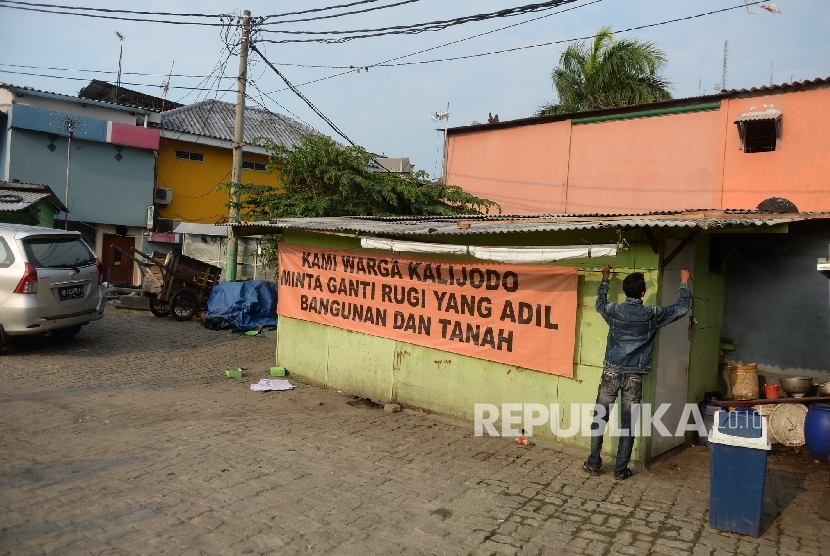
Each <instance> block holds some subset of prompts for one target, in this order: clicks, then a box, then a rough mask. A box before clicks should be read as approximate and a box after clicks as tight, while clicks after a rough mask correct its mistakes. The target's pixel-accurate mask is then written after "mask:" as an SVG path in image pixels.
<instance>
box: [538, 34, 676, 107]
mask: <svg viewBox="0 0 830 556" xmlns="http://www.w3.org/2000/svg"><path fill="white" fill-rule="evenodd" d="M665 66H666V53H665V52H664V51H663V50H662V49H661V48H660V47H659V46H658V45H657V44H655V43H653V42H646V41H640V40H637V39H619V40H617V39H615V38H614V33H613V32H612V30H611V27H610V26H605V27H603V28H601V29H600V30H599V31H597V34H596V36H595V37H594V39H593V40H592V41H584V42H577V43H573V44H571V45H569V46H568V47H567V48H566V49H565V51H564V52H563V53H562V56H561V57H560V58H559V65H558V66H557V67H556V68H554V69H553V72H552V73H551V80H552V82H553V88H554V90H555V91H556V94H557V96H558V97H559V100H558V102H557V103H548V104H545V105H544V106H541V107H540V108H539V109H538V110H537V111H536V115H537V116H546V115H550V114H564V113H568V112H582V111H585V110H598V109H601V108H616V107H620V106H629V105H631V104H643V103H647V102H655V101H660V100H670V99H671V98H672V97H671V93H670V92H669V90H670V89H671V82H669V81H668V80H666V79H665V78H664V77H663V76H662V75H660V72H661V71H662V70H663V68H664V67H665Z"/></svg>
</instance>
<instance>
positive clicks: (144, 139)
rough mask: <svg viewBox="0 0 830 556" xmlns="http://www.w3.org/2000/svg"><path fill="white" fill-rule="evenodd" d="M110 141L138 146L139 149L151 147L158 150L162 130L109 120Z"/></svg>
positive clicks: (128, 145)
mask: <svg viewBox="0 0 830 556" xmlns="http://www.w3.org/2000/svg"><path fill="white" fill-rule="evenodd" d="M109 125H110V126H111V129H110V132H109V137H108V139H109V142H110V143H116V144H118V145H124V146H127V147H138V148H139V149H150V150H153V151H157V150H158V148H159V138H160V137H161V131H159V130H158V129H152V128H146V127H139V126H134V125H126V124H120V123H118V122H109Z"/></svg>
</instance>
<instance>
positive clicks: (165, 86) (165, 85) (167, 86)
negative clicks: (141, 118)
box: [161, 60, 176, 112]
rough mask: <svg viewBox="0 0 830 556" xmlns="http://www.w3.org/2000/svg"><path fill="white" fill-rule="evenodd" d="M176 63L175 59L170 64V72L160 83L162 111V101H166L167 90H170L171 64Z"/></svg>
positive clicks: (162, 109)
mask: <svg viewBox="0 0 830 556" xmlns="http://www.w3.org/2000/svg"><path fill="white" fill-rule="evenodd" d="M175 65H176V60H173V62H172V63H171V64H170V73H169V74H168V75H167V81H165V82H164V83H162V84H161V90H162V92H163V94H162V95H161V111H162V112H164V103H165V102H166V101H167V92H168V91H169V90H170V80H171V79H172V78H173V66H175Z"/></svg>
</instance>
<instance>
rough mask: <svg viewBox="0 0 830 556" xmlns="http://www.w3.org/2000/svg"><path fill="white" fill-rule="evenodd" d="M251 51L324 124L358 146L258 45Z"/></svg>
mask: <svg viewBox="0 0 830 556" xmlns="http://www.w3.org/2000/svg"><path fill="white" fill-rule="evenodd" d="M251 50H253V51H254V52H256V53H257V54H259V57H260V58H262V61H263V62H265V63H266V64H268V67H270V68H271V69H272V70H274V73H276V74H277V75H279V76H280V79H282V80H283V81H284V82H285V84H286V85H287V86H288V88H289V89H291V91H292V92H293V93H294V94H295V95H297V96H298V97H300V98H301V99H302V100H303V102H305V103H306V104H307V105H308V107H309V108H311V109H312V110H313V111H314V113H315V114H317V115H318V116H320V118H321V119H322V120H323V121H324V122H326V123H327V124H328V125H329V126H330V127H331V128H332V129H333V130H334V131H335V132H336V133H337V134H338V135H339V136H340V137H342V138H343V139H345V140H346V141H348V142H349V144H350V145H352V146H353V147H355V146H357V145H356V144H355V142H354V141H352V140H351V139H349V136H348V135H346V134H345V133H343V132H342V131H341V130H340V128H338V127H337V126H336V125H334V122H332V121H331V120H330V119H329V118H328V117H327V116H326V115H325V114H323V113H322V112H321V111H320V109H319V108H317V107H316V106H314V104H313V103H312V102H311V101H310V100H308V99H307V98H306V97H305V95H304V94H303V93H301V92H300V90H299V89H298V88H297V87H295V86H294V85H293V84H292V83H291V82H290V81H289V80H288V78H287V77H285V76H284V75H283V74H282V72H281V71H280V70H278V69H277V67H276V66H275V65H274V64H272V63H271V62H270V61H269V60H268V58H266V57H265V55H264V54H263V53H262V52H260V51H259V49H258V48H257V47H256V45H255V44H252V45H251Z"/></svg>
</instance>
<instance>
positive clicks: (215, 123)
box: [161, 99, 320, 148]
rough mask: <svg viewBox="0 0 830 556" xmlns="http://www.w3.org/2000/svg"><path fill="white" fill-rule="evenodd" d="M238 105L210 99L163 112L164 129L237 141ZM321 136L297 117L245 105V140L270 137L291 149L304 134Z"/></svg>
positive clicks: (162, 123)
mask: <svg viewBox="0 0 830 556" xmlns="http://www.w3.org/2000/svg"><path fill="white" fill-rule="evenodd" d="M235 121H236V106H235V105H234V104H231V103H230V102H222V101H219V100H215V99H208V100H204V101H201V102H196V103H193V104H190V105H188V106H183V107H182V108H177V109H175V110H169V111H167V112H164V113H162V115H161V128H162V129H169V130H171V131H181V132H184V133H192V134H194V135H200V136H202V137H214V138H216V139H224V140H226V141H233V136H234V123H235ZM308 135H320V132H318V131H317V130H315V129H314V128H312V127H309V126H307V125H305V124H302V123H300V122H298V121H296V120H293V119H291V118H289V117H288V116H284V115H282V114H275V113H273V112H268V111H266V110H261V109H259V108H251V107H246V108H245V132H244V135H243V137H244V141H245V143H248V144H252V143H253V141H254V139H256V138H257V137H267V138H268V139H271V140H272V141H274V142H275V143H277V144H278V145H282V146H284V147H288V148H291V147H293V146H294V145H296V144H298V143H299V142H300V139H301V138H302V137H305V136H308Z"/></svg>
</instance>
